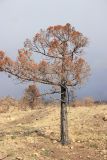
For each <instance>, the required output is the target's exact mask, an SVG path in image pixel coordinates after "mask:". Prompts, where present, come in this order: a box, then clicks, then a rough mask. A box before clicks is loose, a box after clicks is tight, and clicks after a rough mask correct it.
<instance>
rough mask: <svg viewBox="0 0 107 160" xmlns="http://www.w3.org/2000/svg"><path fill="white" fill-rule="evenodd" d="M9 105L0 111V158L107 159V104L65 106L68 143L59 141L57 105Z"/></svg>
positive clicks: (13, 159)
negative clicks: (22, 107)
mask: <svg viewBox="0 0 107 160" xmlns="http://www.w3.org/2000/svg"><path fill="white" fill-rule="evenodd" d="M13 101H14V100H13ZM16 103H17V102H15V104H16ZM1 104H2V105H3V103H0V106H1ZM17 105H18V104H17ZM9 108H10V109H9V110H8V112H6V113H3V112H2V113H0V160H107V106H106V105H104V106H103V105H101V106H91V107H90V106H89V107H76V108H71V107H68V112H69V114H68V119H69V137H70V140H71V143H70V144H69V145H68V146H61V144H60V142H59V139H60V137H59V135H60V134H59V133H60V132H59V124H60V119H59V115H60V108H59V107H58V106H54V105H53V106H42V107H38V108H37V109H35V110H27V111H20V110H18V109H16V108H17V107H16V108H15V105H13V103H11V104H9ZM11 108H12V109H11Z"/></svg>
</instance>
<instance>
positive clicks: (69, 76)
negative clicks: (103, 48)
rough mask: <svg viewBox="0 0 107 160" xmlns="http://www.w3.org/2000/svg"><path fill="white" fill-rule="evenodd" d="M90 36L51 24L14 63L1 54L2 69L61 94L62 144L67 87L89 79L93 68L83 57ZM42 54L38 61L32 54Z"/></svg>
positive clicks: (65, 139)
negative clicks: (45, 85)
mask: <svg viewBox="0 0 107 160" xmlns="http://www.w3.org/2000/svg"><path fill="white" fill-rule="evenodd" d="M86 45H87V38H86V37H84V36H83V34H82V33H80V32H78V31H76V30H75V28H74V27H72V26H71V25H70V24H68V23H67V24H66V25H64V26H62V25H57V26H51V27H49V28H47V29H46V30H40V32H39V33H37V34H36V35H35V36H34V38H33V40H32V41H30V40H29V39H27V40H26V42H25V45H24V48H23V49H21V50H19V55H18V58H17V60H16V61H15V62H13V61H12V60H11V59H10V58H8V57H6V56H5V55H4V53H3V52H1V53H0V70H1V71H5V72H8V73H10V74H12V75H14V76H16V77H17V78H18V79H20V80H21V81H33V82H38V83H41V84H47V85H51V86H52V88H54V90H53V91H52V92H50V93H51V94H54V93H59V94H60V96H61V114H60V119H61V125H60V127H61V128H60V136H61V143H62V144H63V145H64V144H68V142H69V138H68V121H67V98H68V94H67V93H68V89H69V88H72V87H77V86H80V85H82V84H83V83H84V82H85V80H86V79H87V77H88V75H89V71H90V67H89V65H88V64H87V62H86V61H85V59H84V57H83V54H82V53H83V48H84V47H86ZM33 53H35V54H36V55H37V54H40V55H41V59H42V60H41V61H40V62H39V63H36V62H35V61H34V60H33V59H32V54H33Z"/></svg>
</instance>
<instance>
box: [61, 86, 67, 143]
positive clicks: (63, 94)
mask: <svg viewBox="0 0 107 160" xmlns="http://www.w3.org/2000/svg"><path fill="white" fill-rule="evenodd" d="M60 119H61V130H60V131H61V133H60V136H61V143H62V145H65V144H68V142H69V140H68V120H67V95H66V85H63V86H61V115H60Z"/></svg>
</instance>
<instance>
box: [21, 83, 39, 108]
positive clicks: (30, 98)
mask: <svg viewBox="0 0 107 160" xmlns="http://www.w3.org/2000/svg"><path fill="white" fill-rule="evenodd" d="M39 99H40V92H39V89H38V88H37V87H36V85H34V84H32V85H29V86H28V88H26V89H25V93H24V98H23V100H25V101H27V102H28V105H29V106H30V107H31V109H34V106H35V105H37V104H38V102H39Z"/></svg>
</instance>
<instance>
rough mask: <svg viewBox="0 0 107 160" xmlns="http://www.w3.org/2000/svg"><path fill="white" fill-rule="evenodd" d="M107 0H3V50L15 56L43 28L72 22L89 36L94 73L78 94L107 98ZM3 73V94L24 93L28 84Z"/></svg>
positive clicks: (0, 36)
mask: <svg viewBox="0 0 107 160" xmlns="http://www.w3.org/2000/svg"><path fill="white" fill-rule="evenodd" d="M106 19H107V0H0V50H4V51H5V52H6V53H7V55H9V56H11V57H12V58H13V59H15V58H16V56H17V50H18V49H19V48H22V47H23V42H24V41H25V39H26V38H32V37H33V36H34V34H35V33H36V32H37V31H39V29H40V28H46V27H48V26H50V25H56V24H65V23H71V24H72V25H73V26H74V27H75V28H76V29H77V30H79V31H80V32H82V33H83V34H84V35H85V36H87V37H88V39H89V46H88V47H87V48H86V50H85V52H86V58H87V60H88V62H89V64H90V65H91V70H92V71H91V72H92V75H91V77H90V79H89V81H88V82H87V84H86V85H84V87H83V88H82V89H81V90H80V91H79V96H94V97H95V98H97V99H100V98H102V99H107V92H106V90H107V20H106ZM17 83H18V82H16V81H13V80H12V79H8V78H7V76H6V75H4V74H3V73H0V96H6V95H10V96H14V97H19V96H20V95H22V93H23V90H24V88H25V85H24V86H23V85H18V84H17Z"/></svg>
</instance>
